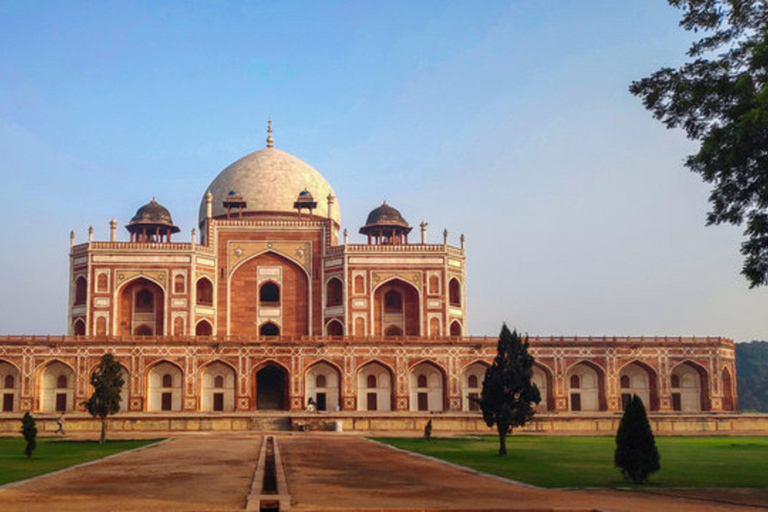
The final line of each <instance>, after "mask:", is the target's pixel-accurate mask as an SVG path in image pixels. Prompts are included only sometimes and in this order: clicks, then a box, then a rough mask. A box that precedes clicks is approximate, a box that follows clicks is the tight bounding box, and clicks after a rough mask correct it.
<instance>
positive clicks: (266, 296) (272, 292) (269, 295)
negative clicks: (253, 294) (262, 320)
mask: <svg viewBox="0 0 768 512" xmlns="http://www.w3.org/2000/svg"><path fill="white" fill-rule="evenodd" d="M259 302H261V303H262V304H279V303H280V287H279V286H277V285H276V284H275V283H272V282H269V283H264V284H263V285H261V289H260V290H259Z"/></svg>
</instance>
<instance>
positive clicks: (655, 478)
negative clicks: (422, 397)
mask: <svg viewBox="0 0 768 512" xmlns="http://www.w3.org/2000/svg"><path fill="white" fill-rule="evenodd" d="M376 440H377V441H380V442H383V443H387V444H390V445H392V446H396V447H398V448H402V449H404V450H408V451H411V452H416V453H421V454H424V455H429V456H431V457H435V458H437V459H442V460H445V461H448V462H452V463H454V464H458V465H461V466H467V467H470V468H472V469H475V470H477V471H482V472H484V473H490V474H493V475H498V476H501V477H504V478H509V479H512V480H518V481H521V482H526V483H529V484H532V485H537V486H541V487H551V488H573V487H627V486H629V484H628V483H627V482H625V481H624V480H623V479H622V476H621V473H620V471H619V470H618V469H616V468H615V467H614V466H613V452H614V449H615V446H616V445H615V441H614V438H613V437H596V436H528V435H512V436H510V437H508V438H507V450H508V452H509V455H508V456H507V457H499V456H498V455H497V451H498V438H497V437H495V436H472V437H466V438H433V439H432V440H430V441H427V440H425V439H423V438H376ZM656 444H657V447H658V449H659V453H660V454H661V470H660V471H659V472H658V473H656V474H654V475H652V476H651V478H650V479H649V483H648V486H647V487H650V488H654V487H662V488H669V487H691V488H713V487H764V486H765V485H766V482H768V438H766V437H730V436H716V437H715V436H685V437H676V436H664V437H657V438H656Z"/></svg>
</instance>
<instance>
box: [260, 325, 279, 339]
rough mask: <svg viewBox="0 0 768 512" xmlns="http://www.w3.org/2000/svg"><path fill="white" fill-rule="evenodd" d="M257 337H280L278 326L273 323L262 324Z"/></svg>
mask: <svg viewBox="0 0 768 512" xmlns="http://www.w3.org/2000/svg"><path fill="white" fill-rule="evenodd" d="M259 336H280V326H278V325H277V324H276V323H274V322H264V323H263V324H261V325H260V326H259Z"/></svg>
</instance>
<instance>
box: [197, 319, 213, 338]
mask: <svg viewBox="0 0 768 512" xmlns="http://www.w3.org/2000/svg"><path fill="white" fill-rule="evenodd" d="M212 335H213V325H211V322H209V321H208V320H205V319H203V320H200V321H199V322H197V325H196V326H195V336H212Z"/></svg>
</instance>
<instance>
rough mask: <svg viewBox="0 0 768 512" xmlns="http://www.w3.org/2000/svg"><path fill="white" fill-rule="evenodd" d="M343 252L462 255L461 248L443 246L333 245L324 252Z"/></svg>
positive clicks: (328, 253)
mask: <svg viewBox="0 0 768 512" xmlns="http://www.w3.org/2000/svg"><path fill="white" fill-rule="evenodd" d="M345 252H346V253H351V252H447V253H448V254H450V255H452V256H462V255H463V251H462V250H461V248H459V247H452V246H450V245H443V244H394V245H373V244H371V245H368V244H344V245H334V246H332V247H329V248H328V249H327V250H326V254H327V255H337V254H338V255H341V254H344V253H345Z"/></svg>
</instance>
